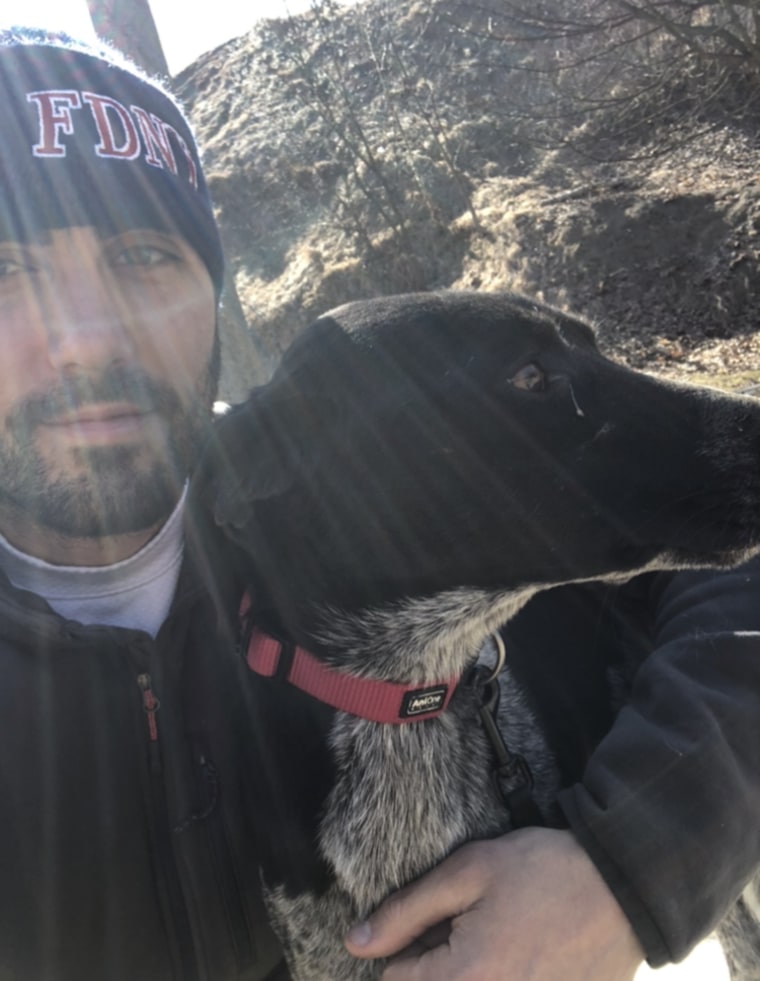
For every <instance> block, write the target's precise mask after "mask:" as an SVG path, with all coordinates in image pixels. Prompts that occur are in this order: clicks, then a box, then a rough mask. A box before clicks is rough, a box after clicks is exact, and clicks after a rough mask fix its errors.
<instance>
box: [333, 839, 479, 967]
mask: <svg viewBox="0 0 760 981" xmlns="http://www.w3.org/2000/svg"><path fill="white" fill-rule="evenodd" d="M480 852H481V846H480V844H479V843H477V842H476V843H474V844H471V845H465V846H464V848H461V849H459V851H457V852H454V854H453V855H450V856H449V857H448V858H447V859H446V860H445V861H444V862H442V863H441V864H440V865H438V866H436V867H435V868H434V869H432V870H431V871H430V872H428V873H426V874H425V875H424V876H423V877H422V878H421V879H418V880H417V882H414V883H412V884H411V885H410V886H406V887H405V888H404V889H401V890H399V892H396V893H394V894H393V895H392V896H390V897H389V898H388V899H386V901H385V902H384V903H383V904H382V905H381V906H380V907H378V909H377V910H376V911H375V912H374V913H373V914H372V916H370V917H369V919H368V920H366V921H365V922H364V923H359V924H357V925H356V926H355V927H354V928H353V929H352V930H351V931H350V932H349V934H348V936H347V938H346V947H347V948H348V949H349V951H350V952H351V953H352V954H354V955H355V956H356V957H389V956H390V955H392V954H396V953H398V952H399V951H401V950H403V949H404V948H406V947H408V946H409V945H410V944H411V943H412V942H413V941H416V940H420V941H423V942H424V940H426V939H427V937H424V938H423V935H424V934H426V931H429V930H431V928H435V930H434V936H435V939H434V941H433V942H432V943H426V944H425V946H435V945H437V944H439V943H441V942H442V941H443V940H444V939H445V936H446V934H447V932H448V927H447V926H445V925H444V924H447V923H448V921H449V920H450V919H451V918H452V917H454V916H457V915H458V914H459V913H461V912H463V911H464V910H466V909H467V908H468V907H470V906H471V905H472V904H473V903H475V902H477V901H478V899H480V897H481V896H482V895H483V882H484V879H485V878H487V877H488V875H489V874H490V868H489V866H488V862H487V858H486V855H483V856H482V859H481V856H480ZM441 930H443V931H444V933H443V934H442V933H441V932H440V931H441Z"/></svg>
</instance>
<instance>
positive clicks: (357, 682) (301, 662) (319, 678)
mask: <svg viewBox="0 0 760 981" xmlns="http://www.w3.org/2000/svg"><path fill="white" fill-rule="evenodd" d="M283 649H284V648H283V645H282V644H281V643H280V641H279V640H275V638H274V637H270V636H268V635H267V634H264V633H262V632H261V631H260V630H257V629H255V628H254V630H253V633H252V634H251V639H250V642H249V644H248V654H247V661H248V667H249V668H250V669H251V670H252V671H255V672H256V674H260V675H262V676H263V677H265V678H272V677H274V676H275V675H276V674H281V675H282V677H283V678H284V680H285V681H287V682H289V683H290V684H291V685H293V686H294V687H296V688H300V689H301V691H304V692H306V693H307V694H309V695H311V696H312V697H313V698H316V699H318V700H319V701H320V702H325V703H326V704H327V705H331V706H332V707H333V708H336V709H339V710H340V711H341V712H348V713H350V714H351V715H358V716H360V717H361V718H362V719H369V720H371V721H372V722H385V723H390V724H399V723H403V722H417V721H422V720H425V719H434V718H435V717H436V716H437V715H440V714H441V712H443V711H444V709H445V708H446V707H447V706H448V704H449V702H450V701H451V696H452V695H453V694H454V690H455V688H456V686H457V682H458V681H459V679H458V678H451V679H449V680H448V681H443V682H441V683H440V684H435V685H427V686H425V687H424V688H420V687H419V686H416V685H398V684H395V683H394V682H392V681H378V680H376V679H371V678H357V677H356V676H355V675H351V674H346V673H345V672H343V671H338V670H336V669H335V668H329V667H327V666H326V665H325V664H323V663H322V662H321V661H319V660H318V659H317V658H316V657H314V655H313V654H310V653H309V652H308V651H307V650H304V648H303V647H296V648H294V649H293V652H292V657H291V658H290V664H289V665H287V666H286V665H285V664H283V666H282V668H281V667H280V659H281V657H282V653H283ZM288 653H290V652H288Z"/></svg>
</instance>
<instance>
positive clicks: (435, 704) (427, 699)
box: [399, 685, 449, 719]
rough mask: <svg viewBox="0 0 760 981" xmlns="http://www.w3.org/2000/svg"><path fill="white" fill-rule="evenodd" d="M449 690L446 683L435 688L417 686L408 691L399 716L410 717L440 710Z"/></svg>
mask: <svg viewBox="0 0 760 981" xmlns="http://www.w3.org/2000/svg"><path fill="white" fill-rule="evenodd" d="M448 690H449V689H448V687H447V686H446V685H437V686H436V687H435V688H416V689H415V690H414V691H408V692H407V693H406V694H405V695H404V698H403V701H402V702H401V711H400V712H399V717H400V718H402V719H410V718H412V717H413V716H415V715H427V714H428V713H429V712H438V711H440V709H441V708H442V707H443V703H444V702H445V701H446V695H447V693H448Z"/></svg>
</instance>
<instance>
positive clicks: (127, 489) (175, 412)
mask: <svg viewBox="0 0 760 981" xmlns="http://www.w3.org/2000/svg"><path fill="white" fill-rule="evenodd" d="M212 374H213V369H212V368H211V366H210V367H209V369H208V370H207V371H206V372H204V377H203V378H201V379H199V381H198V384H197V396H196V397H195V398H194V399H193V400H192V404H191V406H190V407H185V406H183V405H182V402H181V400H180V398H179V396H178V394H177V393H176V392H175V391H174V389H172V388H171V387H169V386H168V385H164V384H162V383H159V382H156V381H153V380H152V379H151V378H149V377H148V376H147V375H146V374H145V373H144V372H142V371H139V370H135V369H130V370H126V369H124V370H122V369H114V370H111V371H108V372H106V373H105V374H104V375H103V376H102V377H101V378H98V379H97V380H95V381H92V380H90V379H77V378H74V379H71V380H68V381H66V382H62V383H61V384H59V385H58V386H56V388H55V389H52V390H50V391H48V392H46V393H45V394H44V395H41V396H33V397H30V398H29V399H26V400H25V401H24V402H23V403H21V404H20V405H19V406H17V407H16V408H15V409H14V410H13V412H12V413H11V414H10V415H9V416H8V417H7V418H6V420H5V426H4V429H3V430H2V432H0V502H2V501H5V502H7V503H9V504H11V505H12V506H13V507H15V508H16V509H17V510H20V511H22V512H23V513H25V514H26V515H28V516H29V517H30V518H31V519H32V520H33V521H34V522H35V523H36V524H38V525H41V526H43V527H45V528H48V529H49V530H50V531H52V532H56V533H58V534H62V535H66V536H67V537H75V538H100V537H105V536H112V535H121V534H129V533H132V532H139V531H144V530H145V529H148V528H152V527H155V526H156V525H158V524H159V523H161V522H163V521H164V520H165V519H166V518H167V517H168V516H169V514H170V513H171V511H172V509H173V508H174V506H175V504H176V502H177V500H178V498H179V496H180V494H181V490H182V486H183V484H184V481H185V479H186V477H187V475H188V474H189V473H190V472H191V470H192V469H193V467H194V465H195V463H196V461H197V458H198V455H199V453H200V449H201V447H202V446H203V443H204V442H205V439H206V437H207V434H208V432H209V426H210V419H211V411H210V405H211V397H212V392H213V388H214V385H215V382H214V380H213V378H212ZM109 402H113V403H125V402H126V403H128V404H130V405H131V406H134V407H135V408H136V410H137V411H138V412H145V413H151V414H156V416H158V417H159V418H161V419H162V421H163V423H164V424H165V426H166V430H167V431H168V439H167V440H166V443H165V451H164V452H162V451H160V448H159V447H154V448H152V451H151V452H147V453H146V446H145V443H140V444H139V445H131V444H125V445H121V446H119V445H116V446H91V447H82V448H77V450H76V451H75V452H76V453H77V454H78V463H79V467H78V471H79V472H78V473H76V474H71V475H66V474H56V473H54V472H52V469H53V468H52V467H51V466H50V465H49V464H48V463H47V462H46V460H45V459H44V458H43V456H42V454H41V453H40V452H39V450H38V448H37V446H36V443H35V434H36V432H37V429H38V427H39V426H40V425H44V424H45V423H51V422H53V421H54V420H55V419H57V418H58V417H60V416H62V415H64V414H65V413H66V412H71V411H72V410H78V409H81V408H83V407H85V406H87V405H90V404H101V405H102V404H104V403H105V404H107V403H109ZM72 452H74V451H72Z"/></svg>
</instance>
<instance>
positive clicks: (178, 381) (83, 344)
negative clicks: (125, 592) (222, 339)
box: [0, 227, 215, 540]
mask: <svg viewBox="0 0 760 981" xmlns="http://www.w3.org/2000/svg"><path fill="white" fill-rule="evenodd" d="M214 318H215V298H214V291H213V287H212V283H211V280H210V277H209V275H208V272H207V270H206V267H205V266H204V265H203V263H202V262H201V260H200V259H199V258H198V256H197V254H196V253H195V252H194V251H193V249H191V248H190V246H189V245H187V244H186V243H185V242H184V240H183V239H181V238H179V237H176V236H173V235H168V234H166V233H164V232H159V231H153V230H149V229H139V230H130V231H126V232H122V233H120V234H118V235H115V236H110V237H102V236H101V235H100V233H99V232H98V231H97V230H96V229H94V228H91V227H86V228H68V229H62V230H54V231H51V232H49V233H47V234H46V235H45V236H44V237H40V238H39V239H37V240H35V241H33V242H31V243H28V244H27V243H25V244H20V243H17V242H7V241H6V242H0V340H1V341H2V347H1V348H0V505H2V506H3V509H4V511H5V512H8V510H9V507H10V512H9V513H13V512H16V513H17V514H20V515H23V517H24V518H25V519H26V520H28V521H31V522H32V523H33V524H34V525H36V526H42V527H44V528H48V529H50V530H51V531H53V532H55V533H57V534H60V535H64V536H67V537H76V538H100V537H104V536H113V535H122V534H128V533H132V532H139V531H142V530H145V529H148V528H152V527H154V526H156V524H157V523H159V522H160V521H161V520H163V519H164V518H165V517H166V516H167V515H168V513H169V512H170V511H171V508H172V507H173V505H174V503H175V502H176V500H177V498H178V496H179V492H180V489H181V486H182V483H183V481H184V478H185V476H186V474H187V472H188V470H189V469H190V467H191V466H192V463H193V461H194V458H195V454H196V453H197V451H198V448H199V445H200V444H201V442H202V440H203V438H204V433H205V427H206V425H207V421H208V419H209V416H210V405H211V399H212V397H213V384H214V380H213V379H212V378H211V377H210V375H211V372H210V364H211V359H212V351H213V344H214ZM3 530H4V531H5V532H6V534H7V535H8V537H10V538H11V540H13V536H12V534H11V529H10V528H7V527H6V528H5V529H3Z"/></svg>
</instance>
